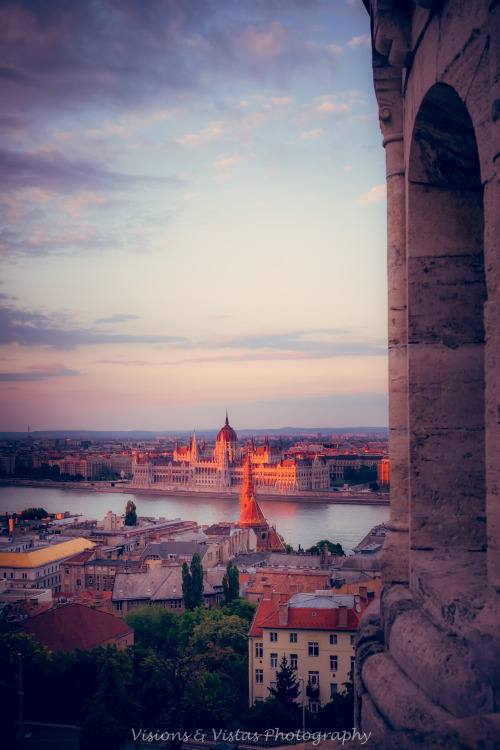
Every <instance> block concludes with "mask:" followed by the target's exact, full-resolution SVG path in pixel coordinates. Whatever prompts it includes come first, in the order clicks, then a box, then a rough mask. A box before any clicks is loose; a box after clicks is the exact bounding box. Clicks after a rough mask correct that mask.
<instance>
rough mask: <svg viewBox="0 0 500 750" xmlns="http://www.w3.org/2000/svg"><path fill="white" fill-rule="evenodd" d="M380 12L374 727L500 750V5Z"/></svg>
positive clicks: (401, 742) (369, 630) (376, 51)
mask: <svg viewBox="0 0 500 750" xmlns="http://www.w3.org/2000/svg"><path fill="white" fill-rule="evenodd" d="M365 5H369V10H370V18H371V32H372V41H373V75H374V86H375V92H376V96H377V101H378V104H379V115H380V125H381V130H382V134H383V146H384V148H385V152H386V165H387V220H388V279H389V300H388V303H389V380H390V406H389V409H390V415H389V425H390V455H391V520H390V523H389V524H388V535H387V540H386V544H385V547H384V551H383V557H382V580H383V592H382V597H381V600H380V606H379V609H378V610H377V609H375V607H376V606H377V604H378V603H374V604H373V605H372V607H370V610H368V612H367V614H366V616H365V618H364V619H363V621H362V624H361V628H360V632H359V637H358V645H357V651H356V656H357V658H356V673H355V688H356V695H357V708H356V710H357V716H356V719H357V725H358V726H359V727H360V728H361V729H362V730H363V731H365V732H372V737H374V738H375V740H374V741H375V742H377V741H378V742H379V743H381V744H380V747H405V748H406V747H410V748H411V747H443V748H445V747H464V748H468V747H471V748H473V747H474V748H475V747H485V748H489V747H491V748H493V747H498V746H500V502H499V476H500V467H499V456H500V450H499V448H500V367H499V363H497V359H498V358H500V340H499V338H500V304H499V303H500V296H499V292H500V290H499V283H500V252H499V249H500V248H499V244H500V189H499V168H500V1H499V0H494V1H492V0H448V1H446V0H434V1H433V0H413V2H411V1H410V0H371V2H370V3H368V1H367V2H366V3H365ZM367 24H368V19H367ZM377 738H378V740H377ZM481 743H483V744H481Z"/></svg>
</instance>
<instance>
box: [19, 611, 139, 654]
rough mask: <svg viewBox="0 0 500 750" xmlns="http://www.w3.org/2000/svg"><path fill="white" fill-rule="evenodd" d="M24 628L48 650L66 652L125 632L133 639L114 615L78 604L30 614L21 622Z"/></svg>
mask: <svg viewBox="0 0 500 750" xmlns="http://www.w3.org/2000/svg"><path fill="white" fill-rule="evenodd" d="M24 631H25V632H26V633H28V634H29V635H32V636H33V638H34V639H35V640H36V641H38V642H39V643H42V644H43V645H44V646H46V647H47V648H48V649H49V651H70V652H74V651H76V649H77V648H79V649H82V650H83V651H89V650H90V649H92V648H96V647H97V646H101V645H105V644H107V643H110V642H111V643H112V642H113V641H115V640H118V639H120V638H124V637H125V636H128V635H130V636H131V637H130V643H133V633H134V631H133V630H132V628H130V627H129V626H128V625H126V624H125V623H124V622H122V620H119V619H118V618H117V617H115V616H114V615H109V614H107V613H106V612H101V611H100V610H98V609H92V608H90V607H85V606H83V605H82V604H67V605H65V606H64V607H59V608H58V609H51V610H49V611H48V612H43V613H42V614H39V615H36V616H35V617H31V618H30V619H29V620H26V621H25V622H24ZM127 640H128V639H127Z"/></svg>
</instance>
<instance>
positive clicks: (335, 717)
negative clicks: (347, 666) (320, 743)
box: [314, 670, 354, 732]
mask: <svg viewBox="0 0 500 750" xmlns="http://www.w3.org/2000/svg"><path fill="white" fill-rule="evenodd" d="M343 687H344V690H343V691H342V692H341V693H337V694H336V695H334V696H333V697H332V700H331V701H330V702H329V703H326V704H325V705H324V706H322V707H321V708H320V710H319V711H318V713H317V715H316V718H315V722H314V724H315V730H316V731H325V732H326V731H330V732H342V731H344V730H346V729H349V727H350V726H351V725H352V717H353V715H354V684H353V673H352V670H351V672H350V674H349V680H348V682H344V683H343Z"/></svg>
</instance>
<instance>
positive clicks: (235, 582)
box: [222, 560, 240, 604]
mask: <svg viewBox="0 0 500 750" xmlns="http://www.w3.org/2000/svg"><path fill="white" fill-rule="evenodd" d="M222 591H223V594H224V602H225V603H226V604H229V602H232V601H233V600H234V599H238V597H239V595H240V572H239V570H238V568H237V567H236V565H233V562H232V560H229V562H228V564H227V565H226V573H225V575H224V578H223V579H222Z"/></svg>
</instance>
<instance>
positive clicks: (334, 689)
mask: <svg viewBox="0 0 500 750" xmlns="http://www.w3.org/2000/svg"><path fill="white" fill-rule="evenodd" d="M338 690H339V686H338V684H337V683H336V682H330V698H333V696H334V695H337V693H338Z"/></svg>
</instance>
